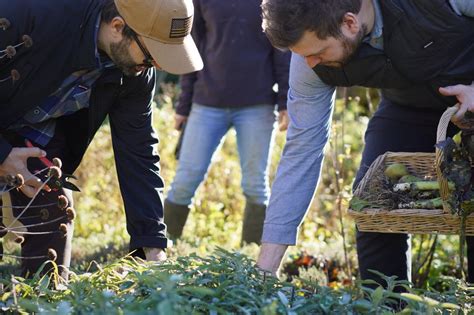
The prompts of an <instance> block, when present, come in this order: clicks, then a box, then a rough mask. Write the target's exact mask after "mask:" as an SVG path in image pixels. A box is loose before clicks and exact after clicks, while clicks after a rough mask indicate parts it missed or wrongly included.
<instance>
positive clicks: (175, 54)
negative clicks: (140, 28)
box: [142, 35, 203, 74]
mask: <svg viewBox="0 0 474 315" xmlns="http://www.w3.org/2000/svg"><path fill="white" fill-rule="evenodd" d="M142 38H143V41H144V43H145V45H146V48H147V49H148V51H149V52H150V54H151V56H152V57H153V59H154V60H155V61H156V62H157V63H158V65H159V66H160V68H162V69H163V70H165V71H166V72H169V73H173V74H185V73H190V72H194V71H199V70H201V69H202V68H203V62H202V58H201V55H200V54H199V51H198V49H197V47H196V44H195V43H194V41H193V38H192V37H191V35H188V36H186V37H185V38H184V42H183V43H182V44H179V45H178V44H164V43H161V42H159V41H156V40H154V39H151V38H148V37H145V36H143V37H142Z"/></svg>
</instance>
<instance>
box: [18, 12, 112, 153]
mask: <svg viewBox="0 0 474 315" xmlns="http://www.w3.org/2000/svg"><path fill="white" fill-rule="evenodd" d="M99 25H100V17H99V18H98V19H97V23H96V34H95V39H96V42H97V33H98V30H99ZM96 60H97V68H96V69H93V70H90V71H87V70H81V71H77V72H74V73H73V74H71V75H70V76H69V77H67V78H66V79H65V80H64V81H63V83H62V84H61V86H60V87H59V88H58V89H57V90H56V91H55V92H54V93H53V94H51V95H50V96H49V97H48V98H46V100H45V101H44V102H43V103H42V104H40V105H38V106H36V107H35V108H33V109H31V110H30V111H28V112H27V113H26V114H25V115H24V116H23V117H22V118H21V119H20V120H18V121H17V122H16V123H15V124H14V125H12V126H11V127H10V128H9V129H10V130H13V131H16V132H17V133H18V134H20V135H22V136H24V137H25V138H27V139H29V140H31V141H33V142H35V143H37V144H39V145H41V146H46V145H47V144H48V143H49V141H50V140H51V139H52V138H53V136H54V132H55V129H56V120H55V119H56V118H59V117H61V116H65V115H71V114H73V113H75V112H77V111H79V110H81V109H83V108H88V107H89V99H90V95H91V91H92V86H93V85H94V83H95V81H96V80H97V79H98V78H99V77H100V76H101V74H102V73H103V71H104V70H105V69H107V68H111V67H114V66H115V65H114V64H113V63H112V62H111V61H110V60H108V59H107V60H106V61H102V60H101V57H100V55H99V52H98V50H97V47H96Z"/></svg>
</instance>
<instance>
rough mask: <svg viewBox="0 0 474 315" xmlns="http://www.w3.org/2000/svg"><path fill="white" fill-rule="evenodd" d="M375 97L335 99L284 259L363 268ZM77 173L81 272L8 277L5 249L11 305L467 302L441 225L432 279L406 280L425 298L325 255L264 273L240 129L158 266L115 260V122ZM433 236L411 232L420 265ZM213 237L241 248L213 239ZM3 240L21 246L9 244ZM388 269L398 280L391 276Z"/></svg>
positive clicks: (287, 310) (170, 160) (118, 253)
mask: <svg viewBox="0 0 474 315" xmlns="http://www.w3.org/2000/svg"><path fill="white" fill-rule="evenodd" d="M162 90H163V91H164V94H160V95H159V96H158V98H157V99H158V100H159V102H160V106H159V107H160V108H159V109H158V108H156V109H155V111H154V126H155V129H156V131H157V134H158V136H159V138H160V144H159V147H158V151H159V153H160V156H161V175H162V177H163V178H164V180H165V194H166V192H167V189H169V185H170V183H171V181H172V179H173V177H174V172H175V169H176V165H177V162H176V160H175V159H174V156H173V153H174V148H175V146H176V142H177V140H178V135H179V133H178V131H175V130H174V129H173V122H174V113H173V110H172V103H173V101H174V100H175V98H176V95H177V89H176V87H175V86H173V85H166V86H163V89H162ZM367 103H371V102H364V101H360V100H359V99H358V97H353V98H350V99H348V101H347V102H346V103H345V102H344V101H343V100H340V99H339V100H338V101H337V105H336V108H335V111H334V119H333V123H332V137H331V140H330V143H329V145H328V146H327V148H326V151H325V163H324V165H323V170H322V174H321V180H320V185H319V189H318V192H317V194H316V197H315V198H314V201H313V203H312V205H311V207H310V209H309V211H308V214H307V216H306V220H305V222H304V223H303V225H302V226H301V228H300V233H299V239H298V247H295V248H291V249H290V255H288V258H286V259H287V262H288V260H291V257H293V256H294V255H296V254H297V253H299V251H300V250H301V249H304V250H305V251H306V252H308V253H310V254H312V255H314V256H318V257H319V256H321V257H325V258H327V259H330V260H332V261H336V262H338V265H340V266H342V267H343V268H344V270H343V273H344V277H342V278H345V279H346V278H348V279H349V280H350V281H352V280H355V278H356V276H355V275H356V271H357V270H356V268H355V267H354V266H355V265H356V263H355V262H356V259H355V245H354V242H355V237H354V230H355V229H354V228H353V227H354V225H353V222H352V221H350V220H349V219H348V218H347V217H346V216H344V213H345V210H346V209H347V206H348V200H350V197H351V189H352V181H353V179H354V177H355V174H356V171H357V168H358V165H359V163H360V155H361V152H362V148H363V133H364V130H365V128H366V125H367V122H368V116H369V115H370V113H371V108H373V107H372V105H371V104H367ZM284 143H285V134H284V133H281V132H279V133H277V135H276V139H275V145H274V149H273V155H272V159H271V165H270V172H269V174H270V179H271V180H273V178H274V175H275V172H276V168H277V165H278V161H279V158H280V155H281V152H282V150H283V146H284ZM76 175H78V176H79V180H78V181H77V183H78V184H79V186H80V187H81V189H82V192H81V193H78V194H75V206H76V210H77V218H76V220H75V221H76V223H75V230H74V236H75V237H74V240H73V262H72V266H73V271H74V272H75V273H74V274H73V275H72V277H71V283H70V284H69V285H67V286H65V287H62V288H61V287H60V288H57V289H52V286H51V285H48V283H50V280H49V278H39V277H37V278H35V279H32V280H25V279H21V278H15V279H14V280H12V279H11V278H10V275H11V273H12V272H13V270H12V268H11V265H12V263H13V261H12V260H10V259H6V260H4V262H3V263H2V264H3V266H1V267H2V272H3V277H1V278H0V282H1V283H2V284H3V286H4V288H3V291H2V290H1V289H0V292H2V293H0V297H1V299H0V307H1V308H0V309H1V310H2V311H3V312H7V311H8V312H11V313H21V312H37V313H41V314H68V313H82V314H89V313H96V314H123V313H125V314H147V313H150V314H157V313H163V314H170V313H177V314H180V313H190V314H194V313H195V314H200V313H209V314H221V313H229V312H234V313H251V314H310V313H316V314H339V313H346V314H359V313H361V314H385V313H388V312H392V311H393V309H392V307H394V305H395V304H396V302H395V301H396V300H397V299H398V300H403V301H405V302H406V303H407V305H408V308H406V309H405V310H404V312H405V313H413V314H427V313H430V312H431V313H433V314H449V313H453V314H456V312H457V310H456V307H454V309H450V308H449V306H450V304H443V303H454V304H455V305H458V306H460V307H461V308H462V309H461V311H460V312H458V313H459V314H462V313H464V314H467V313H469V312H470V307H471V305H472V303H473V301H472V295H473V293H472V288H469V287H467V286H466V284H465V283H463V282H462V281H458V280H454V279H453V278H451V277H445V276H454V275H456V267H457V265H458V264H459V261H456V257H457V255H456V253H457V239H456V238H455V237H452V236H440V237H439V239H438V247H437V248H438V250H436V251H435V253H434V256H433V261H432V264H431V269H429V270H428V271H429V273H428V280H427V281H421V282H419V283H417V285H418V286H419V287H423V289H424V290H427V291H424V290H423V291H421V290H415V289H412V288H411V287H407V289H408V292H409V293H411V294H415V295H420V294H421V295H423V297H422V300H421V301H414V300H412V299H413V296H411V295H406V296H402V295H399V294H398V293H395V292H393V291H391V290H382V289H375V290H372V289H367V288H364V289H363V288H361V287H360V286H356V287H354V288H348V287H344V285H343V284H341V283H339V284H338V283H336V284H334V283H333V284H331V283H328V281H327V279H326V278H327V277H326V275H325V274H324V273H322V272H321V270H320V269H317V266H315V267H314V268H313V269H308V270H305V271H302V272H300V276H299V277H298V278H296V279H294V280H293V282H292V283H291V284H289V283H282V282H279V281H277V280H276V279H273V278H271V277H265V279H263V276H261V275H260V274H259V272H258V270H255V268H254V267H253V266H254V262H253V261H252V260H251V258H253V259H255V258H256V255H257V253H258V246H256V245H255V244H253V245H250V246H245V247H243V248H240V247H239V243H240V233H241V222H242V210H243V208H244V198H243V196H242V191H241V188H240V180H241V174H240V164H239V160H238V154H237V149H236V138H235V134H234V132H233V131H231V132H229V134H228V136H227V138H226V140H225V142H224V143H223V145H222V147H221V150H220V151H219V152H218V153H217V154H216V155H215V158H214V164H213V166H212V167H211V169H210V171H209V173H208V176H207V178H206V180H205V182H204V183H203V184H202V185H201V186H200V187H199V189H198V191H197V194H196V196H195V198H194V200H193V206H192V211H191V215H190V217H189V219H188V223H187V224H186V227H185V230H184V234H183V239H182V240H178V241H177V242H176V243H175V244H174V245H173V246H172V247H170V248H169V249H168V250H167V254H168V256H169V257H171V260H170V262H168V263H166V264H164V265H161V266H157V265H150V264H146V263H143V262H139V261H135V260H133V259H131V258H127V259H122V260H119V261H117V262H116V263H112V264H110V262H111V261H114V260H116V259H117V258H118V257H123V256H125V255H126V253H127V247H128V235H127V232H126V230H125V216H124V213H123V205H122V199H121V196H120V192H119V189H118V184H117V176H116V172H115V165H114V159H113V152H112V148H111V141H110V129H109V126H108V125H107V124H105V125H104V126H103V128H101V130H99V132H98V133H97V135H96V137H95V138H94V141H93V143H92V145H91V146H90V148H89V150H88V152H87V154H86V156H85V157H84V160H83V162H82V164H81V167H80V169H79V170H78V172H77V174H76ZM341 214H342V217H341ZM343 231H344V233H343ZM431 242H432V240H431V239H429V238H428V237H424V236H414V237H413V245H414V246H413V250H414V254H415V255H414V257H415V259H414V268H413V270H414V274H415V275H416V273H418V272H420V269H421V271H423V268H417V267H418V266H420V265H421V264H422V262H423V261H425V255H426V254H425V253H427V252H428V251H429V249H430V246H431ZM343 243H344V245H345V247H344V246H343ZM217 246H220V247H222V248H226V249H227V250H230V251H236V250H239V252H240V253H230V252H226V251H223V250H221V249H217V250H216V247H217ZM6 251H8V252H12V251H13V252H14V253H18V250H16V252H15V250H12V249H11V248H9V247H8V246H6ZM418 253H420V255H418ZM346 256H347V257H346ZM249 257H250V258H249ZM453 257H454V259H453ZM104 263H105V266H103V264H104ZM341 273H342V272H341ZM351 275H352V277H351ZM390 281H392V283H397V284H401V283H398V282H395V279H391V280H390ZM53 282H54V281H53ZM326 284H327V285H329V287H328V286H325V285H326ZM405 285H406V284H405ZM397 294H398V295H397ZM425 297H426V298H429V299H433V300H435V301H437V303H435V302H433V303H432V304H433V306H429V305H431V304H430V303H431V300H429V299H427V300H425V299H424V298H425ZM438 302H439V303H438ZM428 306H429V307H431V308H428Z"/></svg>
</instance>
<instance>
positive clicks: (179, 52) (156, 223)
mask: <svg viewBox="0 0 474 315" xmlns="http://www.w3.org/2000/svg"><path fill="white" fill-rule="evenodd" d="M193 10H194V8H193V5H192V1H191V0H42V1H37V0H19V1H14V2H11V1H9V0H0V176H4V175H8V174H10V175H14V174H21V175H22V176H23V178H24V179H25V183H24V185H23V186H21V187H20V188H19V189H18V190H11V191H10V192H9V193H3V194H2V195H1V197H2V209H3V211H4V212H5V211H6V209H8V210H9V211H10V212H9V214H10V218H12V217H13V220H11V221H13V222H6V221H7V220H6V218H7V216H5V214H4V215H3V216H2V218H3V223H2V221H0V237H1V236H4V235H5V233H6V232H9V233H10V234H14V235H15V237H17V239H19V240H21V241H22V252H21V256H22V258H23V259H22V271H23V273H24V274H31V273H32V272H34V271H36V270H37V269H38V268H39V267H40V266H41V265H42V263H43V262H44V261H46V260H47V259H48V250H49V251H50V252H51V250H54V251H55V252H56V253H57V263H58V264H59V265H61V266H63V267H64V268H63V270H64V271H66V270H67V267H68V266H69V264H70V254H71V239H72V230H73V218H72V217H71V216H67V215H66V216H65V215H64V210H62V209H61V208H60V207H58V205H57V204H56V203H55V202H54V201H56V200H57V199H58V197H59V196H60V195H65V196H66V197H67V198H68V203H69V205H70V206H71V205H72V198H71V192H70V191H69V190H68V189H64V188H61V189H59V190H54V189H51V188H50V187H48V186H46V187H45V188H43V189H42V190H40V188H41V186H42V182H43V181H44V180H45V179H44V178H42V177H41V176H40V175H34V174H33V172H34V171H35V170H38V169H42V168H44V167H45V165H44V161H45V158H46V159H49V160H51V159H52V158H53V157H59V158H60V159H61V160H62V162H63V166H62V170H63V172H64V173H68V174H72V173H73V172H74V170H75V169H76V168H77V167H78V165H79V163H80V161H81V159H82V157H83V154H84V152H85V150H86V149H87V146H88V145H89V143H90V142H91V140H92V138H93V136H94V134H95V133H96V131H97V130H98V128H99V127H100V125H101V124H102V123H103V122H104V120H105V118H106V117H107V116H108V117H109V122H110V126H111V134H112V144H113V149H114V153H115V161H116V165H117V173H118V178H119V183H120V189H121V192H122V197H123V201H124V206H125V212H126V217H127V222H126V223H127V230H128V232H129V234H130V238H131V239H130V250H132V251H134V253H135V254H137V255H139V256H142V257H143V258H146V259H147V260H153V261H161V260H164V259H166V254H165V252H164V249H165V248H166V244H167V239H166V237H165V229H166V227H165V225H164V224H163V202H162V198H161V194H162V190H163V181H162V179H161V177H160V176H159V164H158V161H159V156H158V155H157V154H156V145H157V143H158V140H157V138H156V136H155V134H154V131H153V128H152V118H151V103H152V99H153V93H154V86H155V68H160V69H162V70H164V71H168V72H170V73H175V74H184V73H188V72H193V71H197V70H200V69H201V68H202V67H203V64H202V60H201V57H200V56H199V53H198V50H197V48H196V46H195V44H194V42H193V40H192V38H191V36H190V31H191V25H192V19H193ZM25 144H28V147H26V145H25ZM2 190H3V187H0V191H2ZM32 200H33V201H32ZM31 201H32V204H31V206H30V207H29V208H28V210H27V211H24V212H23V211H22V210H23V208H24V206H25V205H26V204H28V203H29V202H31ZM35 205H36V206H35ZM78 208H79V209H78V213H79V215H80V205H79V207H78ZM22 212H23V213H22ZM13 224H15V228H12V226H13Z"/></svg>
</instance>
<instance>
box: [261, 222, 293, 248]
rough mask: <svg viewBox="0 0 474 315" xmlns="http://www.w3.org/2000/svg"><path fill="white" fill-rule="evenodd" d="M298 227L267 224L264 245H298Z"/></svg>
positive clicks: (264, 231) (263, 238) (264, 232)
mask: <svg viewBox="0 0 474 315" xmlns="http://www.w3.org/2000/svg"><path fill="white" fill-rule="evenodd" d="M297 237H298V226H289V225H281V224H265V225H264V227H263V235H262V243H272V244H282V245H289V246H291V245H296V239H297Z"/></svg>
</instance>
